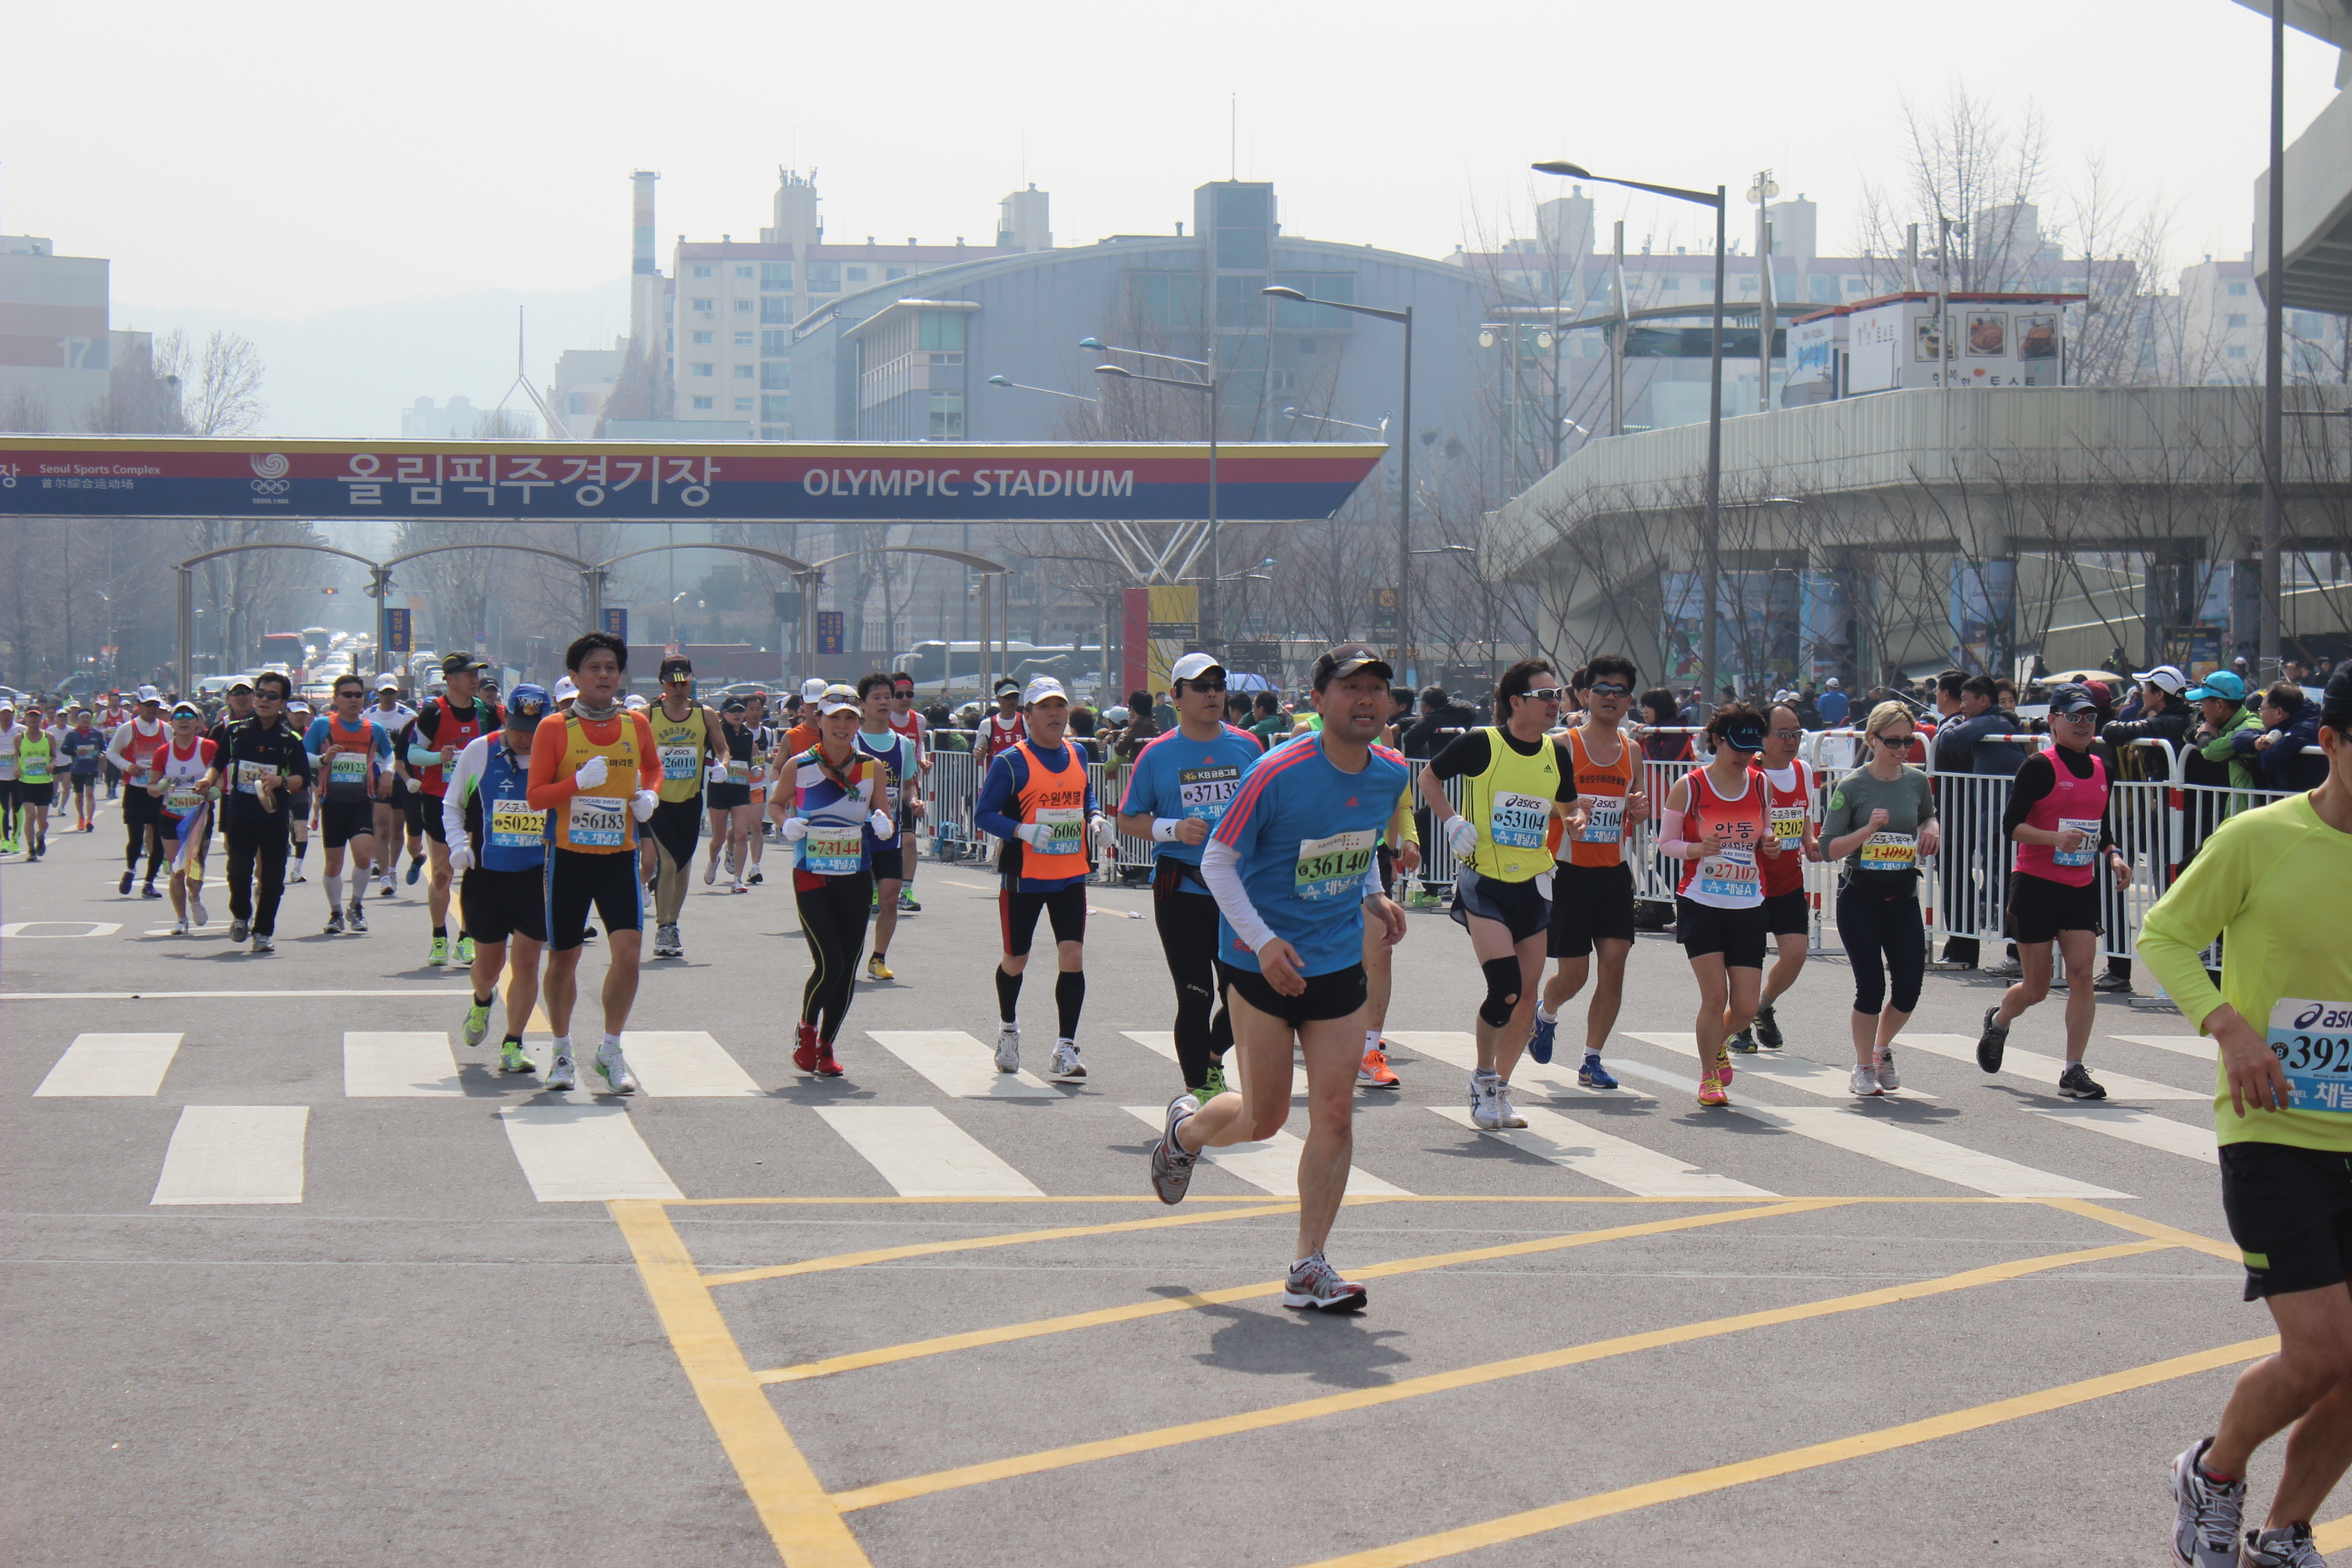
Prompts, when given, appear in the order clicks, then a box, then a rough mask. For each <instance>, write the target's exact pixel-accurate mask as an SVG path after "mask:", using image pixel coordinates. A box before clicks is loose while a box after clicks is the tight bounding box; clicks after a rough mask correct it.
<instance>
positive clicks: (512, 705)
mask: <svg viewBox="0 0 2352 1568" xmlns="http://www.w3.org/2000/svg"><path fill="white" fill-rule="evenodd" d="M552 706H554V704H553V702H552V701H551V700H550V699H549V697H548V695H547V688H546V687H544V686H534V685H532V684H531V683H530V681H528V680H526V681H524V682H523V683H522V684H521V685H520V686H518V687H516V688H515V689H513V690H512V691H509V692H508V693H507V728H508V729H509V730H528V729H530V727H531V726H532V725H534V724H536V723H538V722H539V721H541V719H543V718H545V717H546V716H547V710H548V709H550V708H551V707H552Z"/></svg>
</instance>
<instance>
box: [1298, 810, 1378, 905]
mask: <svg viewBox="0 0 2352 1568" xmlns="http://www.w3.org/2000/svg"><path fill="white" fill-rule="evenodd" d="M1377 837H1379V835H1378V834H1376V833H1375V832H1373V831H1372V829H1370V828H1369V827H1359V828H1356V829H1353V830H1352V831H1349V832H1347V833H1334V834H1333V835H1331V836H1330V837H1328V838H1302V839H1300V840H1299V841H1298V859H1297V863H1296V864H1295V865H1294V866H1293V867H1292V868H1291V890H1292V891H1293V892H1295V893H1297V896H1298V897H1300V898H1302V899H1309V900H1320V899H1336V898H1340V897H1343V896H1349V895H1350V889H1356V888H1359V887H1360V885H1361V884H1362V882H1363V879H1364V873H1365V871H1366V870H1368V869H1370V867H1371V864H1372V841H1373V840H1374V839H1375V838H1377Z"/></svg>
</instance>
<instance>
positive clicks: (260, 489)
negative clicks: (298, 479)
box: [252, 479, 294, 496]
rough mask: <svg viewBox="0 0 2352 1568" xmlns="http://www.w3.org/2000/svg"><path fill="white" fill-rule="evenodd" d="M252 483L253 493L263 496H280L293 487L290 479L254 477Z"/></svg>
mask: <svg viewBox="0 0 2352 1568" xmlns="http://www.w3.org/2000/svg"><path fill="white" fill-rule="evenodd" d="M252 484H253V493H254V494H256V495H263V496H282V495H284V494H285V493H286V492H287V491H288V490H290V489H293V488H294V481H293V480H291V479H255V480H253V481H252Z"/></svg>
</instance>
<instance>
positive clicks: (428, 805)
mask: <svg viewBox="0 0 2352 1568" xmlns="http://www.w3.org/2000/svg"><path fill="white" fill-rule="evenodd" d="M418 818H421V819H422V820H423V821H424V824H425V837H427V838H430V839H431V840H433V842H434V843H436V844H440V845H446V844H447V843H448V842H449V832H448V829H446V828H445V827H444V826H441V797H440V796H439V795H418V796H416V817H415V818H412V819H411V821H412V823H413V822H414V821H415V820H416V819H418Z"/></svg>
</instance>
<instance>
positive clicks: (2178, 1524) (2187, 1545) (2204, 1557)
mask: <svg viewBox="0 0 2352 1568" xmlns="http://www.w3.org/2000/svg"><path fill="white" fill-rule="evenodd" d="M2212 1446H2213V1439H2212V1438H2210V1437H2207V1438H2205V1439H2204V1440H2202V1441H2201V1442H2199V1443H2198V1444H2196V1445H2195V1446H2194V1447H2189V1448H2187V1449H2184V1450H2183V1451H2182V1452H2181V1455H2180V1457H2179V1458H2177V1459H2175V1460H2173V1461H2172V1504H2173V1514H2172V1560H2173V1561H2174V1562H2175V1563H2179V1564H2180V1568H2238V1531H2239V1529H2240V1527H2241V1526H2242V1524H2243V1522H2244V1520H2243V1515H2244V1513H2245V1509H2246V1483H2245V1482H2244V1481H2242V1480H2235V1481H2217V1480H2215V1479H2213V1478H2212V1477H2210V1476H2209V1475H2207V1474H2206V1473H2205V1468H2204V1466H2203V1465H2202V1464H2201V1463H2200V1460H2202V1459H2203V1458H2205V1450H2206V1449H2208V1448H2210V1447H2212Z"/></svg>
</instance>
